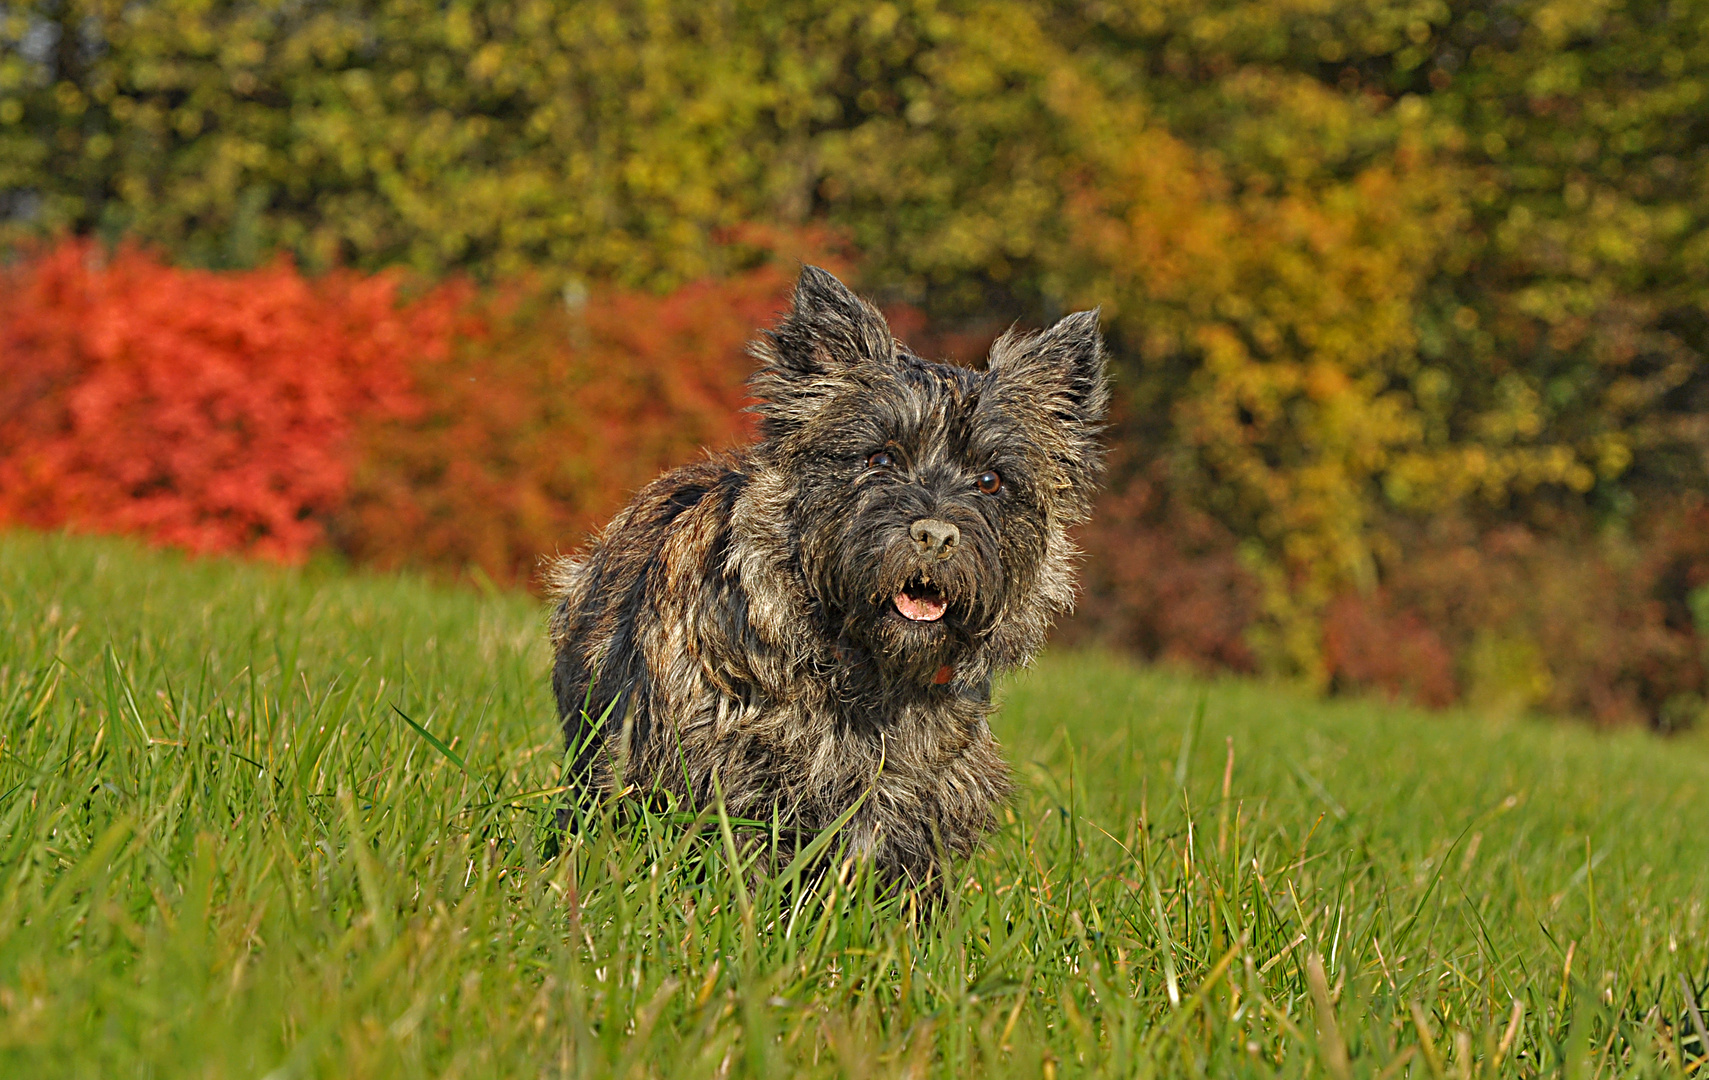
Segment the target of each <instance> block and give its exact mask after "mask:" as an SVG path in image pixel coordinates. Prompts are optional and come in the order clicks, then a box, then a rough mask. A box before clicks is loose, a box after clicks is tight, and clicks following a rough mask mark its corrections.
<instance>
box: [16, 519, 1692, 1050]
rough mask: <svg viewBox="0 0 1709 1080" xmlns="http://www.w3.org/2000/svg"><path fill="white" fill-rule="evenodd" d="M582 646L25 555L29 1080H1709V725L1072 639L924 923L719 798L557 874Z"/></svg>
mask: <svg viewBox="0 0 1709 1080" xmlns="http://www.w3.org/2000/svg"><path fill="white" fill-rule="evenodd" d="M546 663H547V658H546V655H545V651H544V646H543V628H542V619H541V613H540V612H539V611H538V609H537V608H536V606H535V605H534V603H533V602H531V601H529V600H527V599H526V598H520V597H512V596H491V597H482V596H479V595H476V594H473V593H469V592H459V591H449V590H443V589H438V588H435V587H432V586H430V585H427V584H425V583H422V582H418V581H414V580H410V579H406V578H394V577H361V576H345V575H342V574H339V573H337V572H334V571H332V570H317V569H311V570H307V571H290V572H287V571H279V570H273V569H267V568H258V567H252V566H241V565H233V564H228V563H221V562H188V561H185V560H181V559H178V558H175V557H172V556H165V555H160V554H156V553H151V552H145V551H143V550H141V549H139V548H137V547H135V546H132V545H129V544H125V543H119V542H111V541H92V540H69V539H64V538H42V537H35V536H29V535H23V534H8V535H0V1073H3V1074H4V1075H8V1076H14V1075H15V1076H52V1075H77V1076H91V1075H115V1076H179V1075H186V1076H188V1075H194V1076H207V1077H221V1076H278V1077H284V1076H329V1077H333V1076H336V1077H353V1078H354V1077H367V1076H392V1075H412V1076H413V1075H435V1076H476V1077H489V1076H502V1075H527V1076H538V1075H547V1076H557V1075H569V1076H578V1077H579V1076H596V1075H623V1076H636V1075H639V1076H670V1077H676V1076H703V1075H704V1076H711V1075H722V1076H735V1075H754V1076H773V1075H780V1074H785V1073H791V1072H793V1073H800V1074H807V1075H824V1076H833V1075H848V1076H888V1075H902V1074H909V1075H942V1076H964V1075H968V1074H972V1073H982V1074H991V1075H1011V1074H1012V1075H1017V1076H1039V1075H1047V1076H1048V1075H1053V1074H1054V1075H1057V1076H1069V1075H1081V1074H1098V1075H1105V1074H1108V1075H1123V1076H1126V1075H1136V1074H1143V1073H1155V1074H1162V1075H1180V1074H1187V1073H1192V1074H1199V1073H1204V1074H1211V1075H1218V1076H1221V1075H1230V1074H1254V1075H1271V1074H1281V1075H1300V1074H1305V1073H1315V1074H1323V1075H1328V1076H1331V1077H1338V1076H1374V1075H1379V1074H1386V1075H1408V1074H1410V1075H1416V1076H1431V1075H1443V1076H1451V1075H1452V1076H1467V1075H1496V1074H1502V1075H1538V1074H1542V1075H1554V1074H1558V1073H1561V1074H1565V1073H1570V1074H1575V1075H1582V1076H1593V1075H1600V1076H1613V1075H1632V1074H1644V1075H1671V1076H1679V1075H1689V1074H1691V1072H1692V1070H1693V1069H1694V1068H1697V1069H1698V1071H1699V1073H1700V1074H1702V1075H1709V1072H1706V1071H1704V1070H1702V1069H1701V1067H1700V1066H1698V1064H1697V1063H1698V1062H1699V1061H1700V1060H1701V1058H1702V1055H1703V1052H1704V1045H1703V1043H1702V1042H1701V1041H1700V1037H1699V1036H1698V1035H1697V1034H1695V1032H1694V1030H1693V1024H1692V1020H1691V1018H1690V1015H1689V1014H1690V1008H1689V1005H1688V999H1687V985H1689V986H1691V987H1692V988H1693V990H1692V992H1693V993H1694V994H1695V995H1696V996H1697V998H1698V999H1699V1000H1701V999H1702V996H1703V992H1704V990H1705V987H1706V983H1709V899H1706V898H1709V831H1706V830H1705V829H1704V827H1703V823H1704V822H1705V821H1709V746H1706V745H1705V742H1704V740H1702V739H1701V738H1698V739H1695V740H1677V741H1673V742H1660V741H1655V740H1653V739H1651V738H1648V737H1645V736H1642V735H1637V734H1599V733H1596V732H1593V731H1590V730H1586V729H1584V728H1581V727H1578V726H1573V725H1565V724H1547V723H1543V722H1535V721H1533V722H1501V723H1498V722H1491V721H1485V720H1481V719H1478V718H1475V717H1470V716H1465V715H1428V714H1420V713H1416V712H1412V711H1409V710H1406V709H1402V708H1398V707H1390V706H1386V705H1382V704H1378V703H1371V702H1332V703H1327V704H1326V703H1323V702H1318V701H1314V700H1311V699H1309V698H1306V697H1304V696H1300V695H1297V694H1295V693H1292V692H1290V691H1288V690H1285V689H1278V688H1274V687H1267V686H1264V685H1261V684H1257V683H1251V682H1236V681H1227V682H1216V683H1205V682H1198V681H1194V680H1190V679H1187V678H1184V677H1180V676H1175V675H1170V674H1166V673H1161V672H1155V671H1143V670H1137V669H1134V668H1131V667H1128V666H1125V665H1124V664H1122V663H1120V662H1118V661H1115V660H1111V659H1102V658H1098V657H1095V656H1057V657H1054V658H1052V659H1050V660H1048V661H1047V662H1045V663H1043V664H1041V665H1040V667H1039V668H1038V669H1037V670H1036V671H1033V672H1030V673H1027V674H1025V675H1022V676H1020V677H1018V678H1016V679H1013V680H1011V681H1010V682H1009V683H1007V684H1006V686H1005V687H1004V693H1003V697H1004V698H1005V705H1004V708H1003V711H1002V713H1001V714H1000V716H999V719H998V722H997V726H998V731H999V734H1000V736H1001V737H1002V738H1003V740H1004V742H1005V745H1006V747H1007V749H1008V752H1009V754H1010V757H1011V759H1012V760H1013V761H1014V762H1015V764H1016V766H1017V771H1018V774H1019V776H1020V778H1021V780H1022V782H1023V790H1022V793H1021V795H1020V796H1019V797H1018V798H1017V800H1016V801H1015V803H1014V805H1013V807H1012V812H1011V813H1009V814H1008V815H1007V823H1006V825H1005V826H1004V828H1003V830H1002V831H1001V833H1000V834H999V835H998V836H997V837H996V838H995V840H994V842H993V844H992V845H991V847H990V849H989V850H988V851H987V852H986V853H984V854H982V855H981V856H979V857H978V858H976V859H974V860H972V861H971V862H970V863H968V864H966V865H964V866H961V867H959V868H958V869H957V872H956V878H955V880H956V882H957V887H955V888H953V889H951V890H950V891H949V893H948V895H947V899H946V903H945V906H944V907H943V909H942V910H940V911H938V912H937V913H936V915H935V917H934V918H930V919H927V918H923V917H922V912H920V911H919V910H918V906H917V905H915V904H914V903H912V902H911V901H910V899H909V898H906V897H903V898H896V897H879V896H875V895H874V892H873V887H872V884H871V882H870V881H869V880H868V879H866V878H865V877H864V876H863V875H862V874H861V873H860V872H859V870H858V868H854V867H850V866H847V865H846V864H845V865H839V866H837V867H835V868H834V869H833V871H832V872H830V873H828V874H824V875H816V874H811V873H810V874H806V875H799V876H796V877H794V878H793V879H791V878H789V875H788V874H787V872H785V873H783V874H780V873H778V871H777V868H778V867H781V866H782V865H784V863H785V862H786V860H774V859H773V858H772V853H771V852H770V851H769V850H768V844H767V840H766V836H765V831H764V830H760V829H753V828H748V827H744V826H742V825H741V824H740V823H726V822H720V821H719V819H718V816H717V814H716V813H715V812H708V813H706V814H703V815H702V817H701V818H700V820H699V822H698V823H684V822H682V821H681V820H666V819H662V818H657V817H643V818H641V819H640V820H628V821H625V822H621V823H619V822H615V821H613V820H612V817H611V814H610V813H609V811H607V812H605V813H602V814H599V815H596V819H595V820H594V821H592V822H591V823H590V824H589V827H587V828H585V829H583V830H581V831H579V832H577V833H575V834H573V835H572V836H570V837H568V838H566V839H564V840H562V842H561V844H560V841H559V836H558V834H557V833H556V831H555V830H554V828H553V825H552V822H553V809H552V807H553V803H554V800H555V799H557V798H559V797H560V795H559V793H557V792H556V791H555V790H554V789H556V788H557V787H558V786H559V780H560V776H561V766H562V754H561V748H560V746H559V742H558V735H557V732H556V730H555V728H554V724H553V722H552V709H551V705H550V701H549V697H548V694H547V688H546V684H545V671H546ZM406 715H407V716H408V717H409V718H410V719H412V720H413V721H414V722H415V723H417V724H419V725H421V727H422V728H424V729H425V730H426V731H427V732H429V733H431V734H432V736H433V740H430V739H428V738H426V737H424V736H423V735H421V734H420V733H418V732H417V731H416V730H414V728H412V726H411V725H410V723H408V722H406V721H405V720H404V719H403V716H406ZM434 740H438V741H440V742H441V743H442V744H443V750H441V748H440V747H438V746H436V745H435V742H434ZM447 751H448V752H447ZM560 849H561V850H560ZM733 861H735V862H740V863H742V864H744V869H743V871H742V872H732V870H731V864H732V862H733ZM768 866H770V867H771V868H772V869H770V870H769V871H768V870H767V869H766V867H768ZM1682 977H1683V979H1682Z"/></svg>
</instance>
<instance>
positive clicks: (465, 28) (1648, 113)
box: [0, 0, 1709, 682]
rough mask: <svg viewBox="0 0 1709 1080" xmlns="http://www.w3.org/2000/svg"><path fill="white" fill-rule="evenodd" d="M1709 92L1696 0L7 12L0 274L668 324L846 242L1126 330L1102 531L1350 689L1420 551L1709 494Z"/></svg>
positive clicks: (97, 3)
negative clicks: (68, 266) (126, 258)
mask: <svg viewBox="0 0 1709 1080" xmlns="http://www.w3.org/2000/svg"><path fill="white" fill-rule="evenodd" d="M1706 92H1709V0H1672V2H1663V0H1627V2H1625V3H1622V4H1610V3H1604V2H1600V0H1503V2H1501V3H1490V2H1488V0H1453V2H1446V0H1309V2H1308V0H1209V2H1206V0H1191V2H1188V0H1131V2H1128V3H1122V4H1116V3H1109V2H1107V0H1013V2H1001V3H999V2H994V0H886V2H881V3H859V4H857V3H850V2H848V0H765V2H760V3H749V4H733V3H715V4H710V5H708V4H704V3H693V4H691V3H687V2H685V0H497V2H493V3H483V4H479V5H476V4H473V3H469V2H467V0H443V2H442V0H433V2H428V0H317V2H316V3H312V4H304V3H301V2H299V0H244V2H241V3H240V2H236V0H148V2H144V3H130V4H120V3H117V2H116V0H13V2H12V3H9V4H7V5H6V6H5V7H4V9H3V11H0V243H4V242H5V241H6V240H8V239H17V238H20V237H24V236H28V235H36V234H40V233H43V232H49V233H51V232H56V231H60V230H66V229H70V230H73V231H76V232H81V233H99V234H104V235H107V236H110V237H117V236H120V235H132V236H138V237H142V238H144V239H147V240H150V241H153V242H155V243H158V244H161V245H163V246H164V247H166V248H167V249H168V250H170V251H172V252H173V253H174V254H175V255H176V257H178V258H179V259H181V260H184V261H188V262H192V263H198V264H203V265H219V266H225V265H231V266H239V265H250V264H253V263H256V262H257V261H260V260H264V259H265V258H266V257H267V256H268V254H269V253H270V252H272V251H274V250H277V249H280V248H283V249H287V250H289V251H292V252H294V253H295V254H296V255H297V257H298V259H299V260H300V261H301V262H302V263H303V264H304V265H307V266H310V267H329V266H334V265H355V266H361V267H368V268H376V267H380V266H386V265H392V264H396V263H403V264H407V265H409V266H412V267H415V268H416V269H418V270H421V271H423V272H426V273H428V274H432V275H438V274H444V273H448V272H452V271H465V272H470V273H472V274H474V275H475V276H477V277H480V278H489V279H505V278H511V277H514V276H516V275H519V274H523V273H524V272H527V273H530V274H535V275H538V280H541V281H543V282H546V283H547V284H549V285H551V286H553V287H556V286H559V285H564V284H570V285H572V286H574V287H576V288H581V287H583V285H584V284H585V283H594V284H599V283H611V284H614V285H618V286H642V287H646V288H651V289H655V290H666V289H670V288H674V287H677V286H680V285H682V284H684V283H686V282H689V281H693V280H698V279H700V278H702V277H705V276H707V275H720V274H732V273H735V272H738V271H748V270H753V269H754V268H756V267H757V266H759V265H760V262H758V261H755V258H754V257H752V256H751V254H743V252H744V250H745V249H743V248H742V247H740V246H739V245H738V246H731V245H726V244H721V243H720V242H719V240H718V237H719V236H720V235H721V234H722V232H723V231H724V230H727V229H728V228H729V227H730V226H732V225H735V224H737V223H741V222H752V221H768V222H779V223H783V224H786V225H792V226H793V225H800V224H803V223H828V224H830V225H832V226H834V227H836V228H837V229H840V230H842V231H843V232H844V233H846V235H848V236H849V237H850V238H851V239H852V241H853V243H854V244H855V246H856V247H857V248H858V249H859V250H860V251H861V252H863V254H864V258H865V261H864V263H863V276H864V279H865V284H866V286H867V287H868V288H869V289H871V290H874V291H876V292H877V293H878V294H879V295H880V296H881V297H882V298H884V299H886V300H888V301H905V302H907V303H908V304H911V305H913V306H914V307H916V308H918V309H920V310H923V311H924V312H925V313H927V315H929V316H930V317H931V318H932V319H934V320H936V321H937V323H938V324H939V325H942V324H945V323H953V322H956V321H977V320H985V321H986V322H992V321H995V322H998V323H1001V322H1006V321H1009V320H1012V319H1019V320H1023V321H1029V322H1039V321H1043V320H1046V319H1049V318H1051V317H1054V316H1056V315H1058V314H1060V313H1061V312H1063V311H1064V310H1067V309H1069V308H1072V307H1080V306H1089V305H1091V304H1094V303H1099V304H1103V305H1104V309H1105V312H1106V315H1107V316H1108V325H1109V327H1110V329H1111V340H1112V344H1113V347H1114V349H1115V355H1116V357H1117V364H1118V368H1119V371H1120V382H1121V384H1122V387H1123V390H1124V394H1123V410H1122V415H1123V417H1124V419H1123V422H1122V426H1121V428H1120V429H1119V431H1118V432H1117V437H1118V438H1120V439H1122V440H1123V441H1124V442H1125V443H1126V444H1127V449H1128V450H1129V451H1130V452H1128V453H1125V454H1124V455H1123V456H1122V460H1123V461H1125V462H1128V463H1129V465H1130V467H1129V468H1127V469H1126V470H1125V471H1120V470H1119V471H1118V472H1117V473H1116V474H1115V475H1114V476H1113V477H1112V481H1113V483H1114V485H1115V487H1116V488H1117V491H1116V492H1115V494H1114V495H1113V498H1115V499H1117V500H1119V499H1121V498H1123V497H1125V488H1124V485H1126V484H1129V483H1134V484H1141V485H1152V484H1155V483H1158V482H1159V477H1163V478H1166V482H1167V484H1168V486H1169V488H1170V492H1171V494H1170V496H1169V497H1170V499H1174V500H1179V501H1182V502H1183V503H1184V504H1190V505H1191V507H1192V508H1193V511H1194V513H1208V514H1209V515H1211V516H1212V517H1214V518H1215V519H1216V521H1217V522H1218V524H1219V527H1220V528H1222V529H1223V530H1226V532H1227V534H1228V535H1230V536H1233V537H1235V538H1237V542H1238V545H1239V552H1240V559H1241V560H1242V561H1243V563H1244V565H1245V566H1246V567H1247V569H1248V572H1250V573H1252V574H1253V575H1254V576H1255V577H1256V579H1257V580H1258V581H1259V582H1260V583H1261V590H1260V591H1261V594H1262V600H1261V602H1260V603H1259V605H1258V610H1259V612H1260V614H1259V616H1258V621H1257V623H1256V624H1255V627H1254V630H1253V632H1252V635H1251V644H1252V645H1253V646H1254V648H1255V650H1256V655H1257V657H1258V662H1259V663H1261V664H1263V665H1264V666H1267V667H1269V668H1271V669H1273V670H1280V671H1291V672H1294V673H1297V674H1301V675H1304V676H1306V677H1308V678H1311V679H1314V680H1317V681H1319V682H1323V681H1325V680H1327V679H1328V678H1329V677H1330V670H1329V668H1330V665H1328V664H1327V663H1326V662H1325V659H1324V656H1325V653H1324V647H1323V635H1322V626H1323V622H1322V620H1323V617H1324V615H1325V613H1326V612H1327V611H1328V610H1329V607H1330V605H1331V604H1332V602H1333V600H1334V598H1335V597H1336V596H1337V595H1338V594H1340V593H1345V592H1347V591H1349V590H1351V591H1354V592H1361V591H1363V592H1366V593H1368V592H1369V591H1370V590H1371V589H1372V588H1373V587H1374V586H1377V585H1380V584H1381V583H1382V582H1383V580H1384V578H1385V575H1386V574H1388V573H1389V570H1388V568H1389V567H1391V566H1393V565H1394V564H1395V562H1396V560H1397V559H1399V558H1402V557H1403V555H1402V552H1403V549H1404V548H1405V545H1406V544H1407V543H1411V542H1412V541H1411V540H1407V539H1405V538H1407V537H1417V536H1420V535H1423V534H1422V533H1420V532H1419V531H1418V530H1416V529H1410V528H1408V527H1407V524H1408V522H1415V521H1417V520H1419V519H1421V518H1424V517H1430V516H1438V517H1440V516H1448V517H1459V518H1463V519H1465V520H1466V521H1468V522H1469V523H1470V525H1471V527H1473V528H1474V529H1486V530H1487V529H1490V528H1495V527H1497V526H1500V525H1504V524H1519V525H1524V526H1525V527H1527V528H1529V529H1532V530H1535V531H1538V532H1541V533H1544V534H1557V533H1558V534H1560V535H1563V536H1564V535H1568V534H1571V535H1589V534H1590V533H1591V532H1594V531H1595V530H1597V529H1602V530H1605V531H1606V530H1609V529H1612V530H1614V531H1616V532H1630V531H1632V530H1633V529H1635V528H1637V527H1638V526H1639V525H1640V524H1641V523H1642V521H1643V520H1644V519H1646V517H1653V516H1655V515H1656V514H1660V513H1662V512H1663V511H1664V510H1666V508H1667V506H1668V504H1669V503H1670V501H1672V500H1675V498H1676V496H1677V495H1678V494H1679V493H1680V492H1689V491H1704V490H1709V362H1706V359H1705V356H1706V350H1709V108H1706V107H1705V94H1706ZM1160 467H1161V471H1159V468H1160ZM1146 490H1147V491H1150V490H1151V488H1150V487H1149V486H1147V487H1146ZM1148 499H1150V496H1149V495H1148V496H1146V498H1145V499H1140V500H1138V502H1136V503H1135V505H1138V503H1146V505H1150V503H1149V502H1147V500H1148ZM1130 501H1133V500H1130ZM1189 517H1191V515H1187V516H1186V517H1183V518H1182V519H1181V520H1187V519H1188V518H1189ZM1120 576H1121V575H1116V577H1114V578H1111V579H1110V580H1116V579H1117V578H1119V577H1120ZM1687 576H1689V575H1687ZM1657 580H1658V581H1663V582H1667V581H1676V580H1684V578H1683V577H1680V576H1679V575H1672V576H1667V575H1663V576H1662V577H1661V578H1658V579H1657ZM1656 588H1658V589H1664V591H1665V589H1671V588H1674V586H1671V585H1657V586H1656ZM1242 595H1244V594H1242ZM1658 602H1661V603H1663V604H1664V605H1672V608H1678V607H1679V606H1680V605H1682V604H1684V602H1685V601H1684V597H1683V595H1681V596H1673V595H1672V594H1671V593H1670V594H1669V595H1667V596H1664V597H1659V598H1658ZM1106 606H1107V605H1106ZM1672 608H1670V610H1671V609H1672ZM1215 651H1217V652H1218V653H1219V655H1220V654H1221V653H1223V652H1227V651H1228V650H1226V649H1223V648H1222V647H1220V646H1219V647H1218V650H1215Z"/></svg>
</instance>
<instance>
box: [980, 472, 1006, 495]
mask: <svg viewBox="0 0 1709 1080" xmlns="http://www.w3.org/2000/svg"><path fill="white" fill-rule="evenodd" d="M974 483H975V484H977V485H978V487H979V490H980V491H983V492H984V493H985V494H987V495H995V494H997V492H998V491H1000V490H1001V489H1002V487H1003V478H1002V477H1001V476H998V475H997V474H996V473H995V472H990V471H987V472H982V473H980V474H979V479H977V480H975V481H974Z"/></svg>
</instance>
